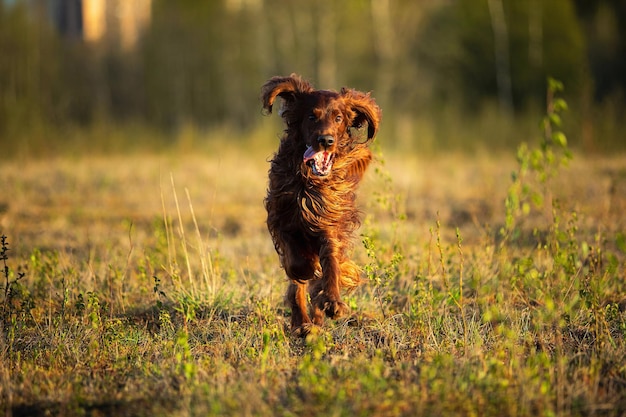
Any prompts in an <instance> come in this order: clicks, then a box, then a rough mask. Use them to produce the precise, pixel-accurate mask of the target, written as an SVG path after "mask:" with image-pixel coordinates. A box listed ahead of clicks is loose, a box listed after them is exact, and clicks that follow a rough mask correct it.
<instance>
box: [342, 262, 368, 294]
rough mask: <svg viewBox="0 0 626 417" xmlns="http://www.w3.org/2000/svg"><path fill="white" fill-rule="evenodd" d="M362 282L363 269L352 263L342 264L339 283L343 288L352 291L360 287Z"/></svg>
mask: <svg viewBox="0 0 626 417" xmlns="http://www.w3.org/2000/svg"><path fill="white" fill-rule="evenodd" d="M362 282H363V280H362V279H361V268H359V267H358V266H357V265H356V264H355V263H354V262H352V261H346V262H344V263H343V264H341V280H340V281H339V286H340V287H341V288H343V289H346V290H352V289H353V288H356V287H358V286H359V285H360V284H361V283H362Z"/></svg>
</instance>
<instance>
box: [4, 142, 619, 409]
mask: <svg viewBox="0 0 626 417" xmlns="http://www.w3.org/2000/svg"><path fill="white" fill-rule="evenodd" d="M270 153H271V150H270V148H269V147H267V148H266V147H256V148H255V151H253V152H251V151H247V152H241V151H237V150H235V149H234V148H233V149H230V150H217V149H216V150H214V151H213V152H203V153H198V154H195V155H189V154H184V153H176V154H173V155H144V156H138V155H133V156H115V157H88V158H78V157H77V158H59V159H42V160H37V161H28V160H27V161H24V162H21V163H14V162H10V161H2V162H1V165H0V184H2V191H1V194H0V233H2V234H4V235H6V236H7V237H8V239H7V240H8V245H9V246H8V248H9V251H8V252H7V254H8V259H7V260H6V261H5V262H6V265H7V266H8V267H9V270H8V271H9V272H8V273H7V274H6V275H5V276H3V275H2V274H0V278H2V281H3V282H2V285H3V287H5V288H6V287H7V286H8V287H10V290H11V291H10V292H5V291H3V292H2V296H3V297H2V298H1V299H0V302H2V310H1V311H2V317H1V319H2V323H1V325H0V332H1V334H0V337H1V339H0V358H1V359H0V412H3V413H4V414H5V415H11V414H13V415H84V414H92V415H103V414H105V415H109V414H110V415H181V416H182V415H237V416H245V415H351V416H352V415H386V416H387V415H499V416H504V415H511V416H526V415H535V416H540V415H546V416H550V415H562V416H570V415H607V416H617V415H624V414H625V413H626V366H625V365H624V364H625V363H626V353H625V352H626V341H625V339H626V313H625V311H624V309H625V307H626V302H625V300H626V284H625V281H626V279H625V278H626V276H625V275H626V274H625V266H624V265H625V264H624V258H625V250H626V243H625V239H626V236H625V233H624V230H626V229H625V223H626V215H625V214H624V213H625V212H626V210H625V209H626V170H625V168H624V167H625V166H626V159H625V158H624V157H613V158H597V159H592V158H584V157H583V156H581V155H577V156H576V157H575V158H574V161H573V163H572V166H571V167H570V168H569V169H567V170H564V171H562V172H561V173H560V174H559V176H558V177H557V178H556V179H555V183H554V194H555V197H556V198H557V199H558V201H559V202H560V206H559V209H558V210H559V211H558V213H559V219H560V221H561V222H560V224H559V225H557V226H556V227H555V225H554V224H551V223H546V221H545V219H544V218H543V217H542V216H541V213H535V214H531V215H529V216H528V217H527V218H526V219H525V223H523V226H524V230H523V233H522V235H521V236H520V237H519V238H518V239H517V240H515V241H512V240H511V241H502V239H501V238H500V237H499V236H500V235H499V233H498V231H499V229H500V227H501V226H502V225H503V223H504V220H505V210H504V199H505V197H506V193H507V187H508V186H509V185H510V183H511V180H510V172H511V171H512V170H513V169H514V168H515V164H516V163H515V160H514V159H513V158H512V157H510V156H508V155H497V156H494V155H487V154H484V155H473V156H463V155H440V156H437V157H434V158H420V157H419V156H412V155H399V154H393V155H387V158H386V162H385V165H384V166H383V165H378V170H375V169H373V170H371V172H370V173H369V174H368V178H367V179H366V181H365V183H364V186H363V188H362V192H361V205H362V206H363V208H364V212H365V213H367V215H366V219H365V222H364V225H363V227H362V229H361V232H362V233H363V235H364V236H365V237H366V238H367V239H366V241H367V245H366V246H364V245H361V244H360V242H358V241H357V242H356V245H355V257H356V259H357V260H358V261H359V263H361V264H362V265H364V266H365V267H366V268H365V271H366V274H367V276H368V278H369V280H370V282H369V284H367V285H365V286H363V287H362V288H360V289H359V290H357V291H356V292H354V293H352V294H350V295H348V296H347V300H348V303H349V304H351V306H352V307H353V312H354V314H353V315H352V316H351V317H349V318H347V319H342V320H339V321H337V322H334V323H331V322H329V323H328V326H327V328H326V330H325V331H324V332H323V333H322V334H320V335H318V336H314V337H310V338H309V339H307V340H299V339H295V338H292V337H291V336H290V335H289V333H288V331H287V327H286V326H287V323H288V321H289V311H287V310H286V309H285V307H284V306H283V304H282V296H283V291H284V289H285V287H286V285H285V281H284V276H283V273H282V271H281V270H280V268H279V265H278V262H277V259H276V255H275V253H274V250H273V247H272V244H271V241H270V239H269V237H268V234H267V232H266V230H265V226H264V218H265V213H264V210H263V205H262V199H263V196H264V194H265V184H266V172H267V168H268V164H267V162H266V159H267V158H268V157H269V156H270ZM574 213H575V214H574ZM533 228H536V232H534V233H533ZM457 235H458V237H457ZM20 274H24V275H23V277H21V275H20ZM20 277H21V278H20Z"/></svg>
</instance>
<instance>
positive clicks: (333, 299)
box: [314, 238, 350, 319]
mask: <svg viewBox="0 0 626 417" xmlns="http://www.w3.org/2000/svg"><path fill="white" fill-rule="evenodd" d="M319 257H320V265H321V267H322V282H321V283H320V285H319V286H320V287H321V291H320V292H319V294H318V295H317V297H316V299H315V300H314V303H315V305H316V306H317V307H318V308H320V309H321V310H323V311H324V313H326V315H327V316H328V317H330V318H332V319H336V318H338V317H341V316H343V315H345V314H347V313H348V312H349V311H350V308H349V307H348V305H347V304H345V303H344V302H343V301H341V295H340V293H339V290H340V286H339V283H340V280H341V266H340V264H339V259H340V246H339V243H338V242H337V241H336V239H333V238H328V239H326V241H325V242H324V244H323V245H322V246H321V248H320V254H319Z"/></svg>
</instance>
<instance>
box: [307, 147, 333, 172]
mask: <svg viewBox="0 0 626 417" xmlns="http://www.w3.org/2000/svg"><path fill="white" fill-rule="evenodd" d="M333 157H334V155H333V153H332V152H328V151H319V152H315V150H314V149H313V147H312V146H309V147H307V148H306V151H305V152H304V163H305V164H308V165H309V166H310V167H311V169H312V170H313V173H314V174H315V175H320V176H325V175H328V174H330V169H331V168H332V167H333Z"/></svg>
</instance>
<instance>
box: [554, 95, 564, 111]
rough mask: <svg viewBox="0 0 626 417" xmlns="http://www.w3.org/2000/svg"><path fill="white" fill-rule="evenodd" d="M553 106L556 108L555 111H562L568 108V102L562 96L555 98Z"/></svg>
mask: <svg viewBox="0 0 626 417" xmlns="http://www.w3.org/2000/svg"><path fill="white" fill-rule="evenodd" d="M552 107H553V108H554V111H555V112H560V111H564V110H567V109H568V107H567V102H566V101H565V100H563V99H562V98H555V99H554V101H553V102H552Z"/></svg>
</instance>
